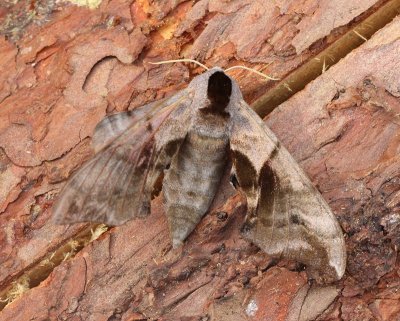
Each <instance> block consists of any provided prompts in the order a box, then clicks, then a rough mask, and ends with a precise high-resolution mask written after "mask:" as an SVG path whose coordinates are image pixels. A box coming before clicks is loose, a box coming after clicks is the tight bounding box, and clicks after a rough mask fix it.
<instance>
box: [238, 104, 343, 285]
mask: <svg viewBox="0 0 400 321" xmlns="http://www.w3.org/2000/svg"><path fill="white" fill-rule="evenodd" d="M232 121H233V123H232V131H231V140H230V148H231V151H232V155H233V164H234V170H235V172H236V176H237V180H238V182H239V185H240V188H241V189H242V191H243V192H244V193H245V194H246V196H247V201H248V216H247V219H246V224H245V226H244V228H243V233H244V235H245V236H246V237H247V238H248V239H250V240H251V241H252V242H253V243H255V244H256V245H258V246H259V247H260V248H261V249H262V250H264V251H265V252H266V253H267V254H269V255H271V256H274V257H284V258H289V259H294V260H296V261H299V262H301V263H303V264H305V265H307V266H308V269H309V273H310V275H311V276H312V277H313V278H314V279H316V280H318V281H320V282H331V281H334V280H338V279H340V278H341V277H342V276H343V274H344V271H345V266H346V250H345V243H344V238H343V234H342V230H341V228H340V226H339V224H338V222H337V220H336V218H335V216H334V215H333V213H332V212H331V210H330V208H329V206H328V204H327V203H326V202H325V201H324V199H323V198H322V196H321V194H320V193H319V192H318V191H317V190H316V189H315V187H314V186H313V185H312V183H311V182H310V180H309V179H308V178H307V176H306V175H305V173H304V172H303V170H302V169H301V168H300V167H299V165H298V164H297V163H296V161H295V160H294V159H293V157H292V156H291V155H290V154H289V152H288V151H287V150H286V149H285V148H284V147H283V146H281V145H280V143H279V141H278V139H277V138H276V136H275V135H274V134H273V133H272V131H271V130H270V129H269V128H268V127H267V126H266V125H265V124H264V122H263V121H262V120H261V119H260V118H259V117H258V115H257V114H256V113H255V112H254V111H253V110H252V109H251V108H250V107H249V106H248V105H247V104H246V103H245V102H242V103H241V104H240V105H239V106H238V108H237V110H236V111H235V112H234V113H233V115H232Z"/></svg>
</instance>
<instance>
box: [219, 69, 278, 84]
mask: <svg viewBox="0 0 400 321" xmlns="http://www.w3.org/2000/svg"><path fill="white" fill-rule="evenodd" d="M233 69H244V70H247V71H250V72H253V73H255V74H257V75H259V76H261V77H264V78H266V79H268V80H275V81H276V80H280V78H273V77H271V76H268V75H266V74H264V73H262V72H261V71H258V70H255V69H253V68H249V67H246V66H232V67H229V68H228V69H225V72H228V71H230V70H233Z"/></svg>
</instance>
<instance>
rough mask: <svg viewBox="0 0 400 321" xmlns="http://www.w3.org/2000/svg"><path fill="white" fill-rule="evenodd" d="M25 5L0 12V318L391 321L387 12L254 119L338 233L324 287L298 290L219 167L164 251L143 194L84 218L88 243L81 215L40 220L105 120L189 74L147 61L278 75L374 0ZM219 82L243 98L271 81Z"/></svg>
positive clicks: (397, 218) (398, 23)
mask: <svg viewBox="0 0 400 321" xmlns="http://www.w3.org/2000/svg"><path fill="white" fill-rule="evenodd" d="M32 3H33V6H34V10H35V11H34V12H35V14H34V17H33V18H32V15H29V14H28V13H29V12H31V11H32V10H33V9H31V8H30V6H31V5H32V4H28V3H27V4H26V6H25V7H24V6H23V4H19V5H18V6H16V7H12V6H6V5H4V6H3V7H1V9H0V24H1V25H2V27H1V28H0V31H1V32H2V33H3V34H4V36H3V37H2V38H0V70H1V73H0V213H1V214H0V227H1V228H0V299H2V300H3V301H5V302H4V303H3V307H4V306H5V308H4V309H3V310H2V311H1V312H0V320H58V319H62V320H96V321H97V320H124V321H128V320H157V319H158V320H218V321H221V320H222V321H223V320H316V319H317V320H352V321H354V320H398V319H400V304H399V302H400V264H399V259H398V248H399V246H400V157H399V151H400V139H399V137H400V136H399V133H400V119H399V115H400V99H399V97H400V60H399V58H398V57H399V53H400V41H399V34H400V20H399V19H398V18H397V19H395V20H394V21H393V22H392V23H390V24H388V25H387V26H385V27H384V28H383V29H382V30H380V31H379V32H378V33H376V34H375V35H374V36H373V37H372V38H371V39H369V40H368V41H366V42H365V44H363V45H362V46H361V47H359V48H358V49H356V50H354V51H353V52H352V53H350V54H349V55H348V56H346V58H344V59H343V60H341V61H340V62H339V63H337V64H336V65H335V66H334V67H332V68H330V69H328V70H325V69H327V68H328V67H329V66H327V65H326V64H325V62H322V61H321V68H324V73H323V74H322V75H321V76H320V77H318V78H317V79H316V80H314V81H312V82H310V83H309V84H308V85H307V86H306V87H305V88H304V89H303V90H301V91H300V92H298V93H297V94H296V95H294V96H293V97H291V98H290V99H288V100H286V101H285V102H284V103H282V104H281V105H280V106H278V107H277V108H276V109H275V110H274V111H273V112H272V113H271V114H270V115H268V117H267V118H266V119H265V121H266V123H267V125H268V126H269V127H270V128H271V129H272V130H273V131H274V132H275V133H276V135H277V136H278V138H279V139H280V140H281V142H282V144H283V145H284V146H285V147H286V148H287V149H288V150H289V151H290V152H291V153H292V155H293V156H294V157H295V159H296V160H297V161H298V162H299V164H300V165H301V167H302V168H303V169H304V170H305V171H306V173H307V174H308V175H309V177H310V178H311V180H312V182H313V183H314V185H315V186H317V188H318V189H319V191H320V192H321V193H322V195H323V197H324V198H325V200H326V201H327V202H328V203H329V205H330V207H331V208H332V210H333V211H334V213H335V215H336V216H337V218H338V220H339V222H340V224H341V226H342V228H343V230H344V233H345V236H346V247H347V255H348V264H347V271H346V274H345V277H344V278H343V279H342V280H341V281H339V282H337V283H336V284H333V285H330V286H324V287H322V286H316V285H314V284H311V285H310V284H309V283H308V282H307V276H306V274H305V273H304V272H302V271H299V270H298V268H297V266H296V264H294V263H293V262H288V261H276V260H273V259H271V258H269V257H268V256H267V255H266V254H264V253H263V252H261V251H260V250H259V249H258V248H257V247H256V246H254V245H252V244H250V243H249V242H248V241H246V240H245V239H243V238H242V236H241V234H240V228H241V226H242V223H243V219H244V216H245V214H246V205H245V201H244V200H243V199H242V198H241V196H239V195H237V194H235V193H234V192H233V191H232V190H231V189H230V185H229V182H228V173H227V175H226V177H225V178H224V181H223V183H222V186H221V188H220V191H219V194H218V196H217V198H216V200H215V201H214V203H213V205H212V208H211V209H210V211H209V213H208V214H207V215H206V216H205V217H204V218H203V220H202V221H201V223H200V224H199V225H198V226H197V228H196V229H195V231H194V232H193V233H192V234H191V235H190V236H189V238H188V239H187V240H186V242H185V244H184V245H183V247H182V248H180V249H177V250H172V249H171V243H170V238H169V235H168V228H167V223H166V219H165V215H164V212H163V206H162V200H161V198H160V197H158V198H156V199H155V200H154V201H153V203H152V213H151V215H150V216H149V217H148V218H146V219H143V220H132V221H130V222H128V223H127V224H124V225H123V226H119V227H115V228H112V229H108V230H107V231H105V229H101V227H100V228H99V227H94V228H97V230H96V231H95V232H94V233H95V234H96V233H97V232H98V231H100V232H99V234H101V233H102V232H104V231H105V232H104V233H103V234H101V236H100V237H99V238H98V239H96V240H94V241H91V239H94V238H96V237H97V235H96V237H94V236H93V235H91V232H90V228H91V226H89V225H88V224H77V225H71V226H55V225H53V224H52V223H51V220H50V218H51V206H52V204H53V202H54V201H55V199H56V197H57V193H58V192H59V190H60V188H61V187H62V186H63V184H64V183H65V181H66V180H67V179H68V177H69V176H70V175H71V174H72V173H73V172H74V171H75V170H76V169H78V168H79V167H80V166H81V165H82V164H83V163H84V162H85V161H86V160H87V159H89V158H90V156H91V155H92V154H93V152H92V151H91V148H90V142H91V136H92V134H93V130H94V127H95V125H96V124H97V123H98V122H99V121H100V120H101V119H102V118H103V117H104V116H105V115H106V114H110V113H113V112H118V111H123V110H127V109H133V108H135V107H138V106H141V105H143V104H145V103H147V102H150V101H153V100H156V99H160V98H163V97H166V96H169V95H171V94H173V93H174V92H176V91H177V90H179V89H181V88H183V87H184V86H185V85H186V84H187V82H188V81H189V80H190V78H191V77H192V76H193V75H195V74H198V73H200V72H201V70H200V69H199V68H198V67H190V66H188V65H182V64H173V65H168V66H166V65H162V66H154V65H150V64H148V63H147V62H149V61H160V60H167V59H176V58H178V57H187V58H192V59H197V60H199V61H200V62H202V63H205V64H207V65H208V66H215V65H218V66H221V67H224V68H226V67H228V66H232V65H237V64H246V65H248V66H250V67H252V68H255V69H258V70H260V69H262V70H263V72H264V73H266V74H269V75H272V76H274V77H276V78H280V79H284V78H285V77H286V76H288V75H289V74H291V73H294V72H296V69H298V68H299V67H301V66H303V65H304V64H305V63H306V62H307V61H309V60H312V59H313V58H314V57H315V56H316V55H317V54H318V53H320V52H321V51H322V50H324V49H325V48H327V47H328V46H329V45H330V44H331V43H333V42H334V41H336V40H337V39H339V38H340V37H341V36H342V35H343V34H344V33H345V32H346V31H348V30H349V28H350V27H351V26H352V24H354V23H355V21H357V20H361V19H363V18H364V17H365V16H368V15H369V14H371V13H372V12H374V11H376V10H378V9H379V7H380V6H382V5H383V4H384V3H385V1H380V2H378V1H373V0H369V1H365V0H363V1H362V0H357V1H351V2H349V1H344V0H343V1H342V0H340V1H337V3H336V4H335V6H331V5H329V4H330V3H331V1H317V0H315V1H313V0H312V1H305V2H298V1H286V2H284V3H282V4H278V3H274V2H270V1H268V2H266V1H246V0H238V1H228V2H226V1H206V0H200V1H197V2H192V1H160V2H151V1H146V0H143V1H136V2H133V1H131V0H114V1H113V0H110V1H103V2H102V3H101V4H100V6H99V7H98V8H95V9H91V10H90V9H88V8H85V7H77V6H74V5H71V4H62V5H60V4H58V5H55V4H53V3H52V2H51V1H48V2H45V1H42V2H40V1H38V2H32ZM7 19H8V20H7ZM10 19H11V20H10ZM10 21H11V22H10ZM232 75H233V77H235V78H236V79H237V81H238V82H239V83H240V85H241V86H242V90H243V93H244V96H245V99H246V101H248V102H249V103H251V102H253V101H255V100H256V99H257V98H259V97H260V96H261V95H262V94H263V93H265V92H273V90H274V88H275V85H276V82H272V81H270V82H266V81H265V80H263V79H262V78H259V77H258V76H256V75H253V74H249V73H247V72H244V71H240V72H232ZM89 241H91V242H89ZM20 294H21V295H20ZM7 300H8V301H7ZM12 300H13V302H12V303H9V304H8V305H6V304H7V303H8V302H10V301H12Z"/></svg>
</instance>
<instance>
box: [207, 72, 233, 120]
mask: <svg viewBox="0 0 400 321" xmlns="http://www.w3.org/2000/svg"><path fill="white" fill-rule="evenodd" d="M231 93H232V81H231V79H230V78H229V77H228V76H227V75H225V73H224V72H222V71H217V72H215V73H213V74H212V75H211V76H210V78H209V79H208V87H207V96H208V99H209V100H210V103H211V105H210V106H209V107H210V109H211V111H213V112H217V113H225V108H226V106H228V104H229V100H230V97H231Z"/></svg>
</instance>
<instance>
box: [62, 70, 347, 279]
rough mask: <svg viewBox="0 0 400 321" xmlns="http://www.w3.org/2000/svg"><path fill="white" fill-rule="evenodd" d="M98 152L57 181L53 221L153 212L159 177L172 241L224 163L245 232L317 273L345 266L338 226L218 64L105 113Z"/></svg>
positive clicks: (117, 220)
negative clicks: (153, 98)
mask: <svg viewBox="0 0 400 321" xmlns="http://www.w3.org/2000/svg"><path fill="white" fill-rule="evenodd" d="M93 145H94V150H95V152H96V153H95V156H94V157H93V158H92V159H91V160H89V161H88V162H87V163H85V164H84V165H83V166H82V168H80V169H79V170H78V171H77V172H76V173H75V174H74V175H73V176H72V177H71V179H70V180H69V182H68V183H67V184H66V185H65V187H64V188H63V190H62V192H61V194H60V196H59V199H58V201H57V203H56V205H55V207H54V219H55V221H56V222H57V223H76V222H82V221H93V222H103V223H105V224H108V225H120V224H123V223H125V222H126V221H128V220H130V219H133V218H138V217H144V216H146V215H148V214H149V213H150V202H151V198H152V195H153V194H154V189H155V186H156V185H157V182H160V180H162V191H163V195H164V207H165V212H166V215H167V220H168V225H169V230H170V234H171V238H172V244H173V247H177V246H179V245H180V244H181V243H182V242H183V241H184V240H185V239H186V237H187V236H188V235H189V234H190V233H191V232H192V231H193V229H194V228H195V227H196V225H197V224H198V222H199V221H200V220H201V218H202V217H203V216H204V215H205V213H206V212H207V211H208V209H209V207H210V204H211V202H212V201H213V198H214V195H215V193H216V191H217V189H218V187H219V185H220V180H221V177H222V175H223V173H224V171H225V169H226V166H229V164H232V172H233V174H234V176H235V178H236V181H237V184H236V188H237V189H239V190H240V191H241V192H242V193H243V194H244V195H245V196H246V198H247V215H246V219H245V226H244V228H243V229H242V233H243V234H244V236H245V237H246V238H247V239H249V240H250V241H252V242H253V243H255V244H256V245H257V246H259V247H260V248H261V249H262V250H263V251H265V252H266V253H268V254H269V255H271V256H274V257H284V258H289V259H294V260H297V261H299V262H301V263H303V264H305V265H306V266H307V267H308V271H309V274H310V275H311V277H313V278H315V279H318V280H321V281H322V282H331V281H334V280H338V279H340V278H341V277H342V276H343V274H344V270H345V266H346V251H345V244H344V238H343V234H342V231H341V228H340V226H339V224H338V222H337V220H336V218H335V216H334V215H333V213H332V211H331V210H330V208H329V206H328V205H327V203H326V202H325V201H324V199H323V198H322V196H321V195H320V193H319V192H318V191H317V190H316V188H315V187H314V186H313V185H312V183H311V182H310V180H309V179H308V178H307V176H306V174H305V173H304V172H303V170H302V169H301V168H300V167H299V165H298V164H297V163H296V161H295V160H294V159H293V157H292V156H291V155H290V154H289V152H288V151H287V150H286V149H285V148H284V147H283V146H282V145H281V144H280V142H279V141H278V139H277V138H276V136H275V135H274V134H273V133H272V131H271V130H270V129H269V128H268V127H267V126H266V125H265V124H264V122H263V121H262V119H261V118H260V117H259V116H258V115H257V114H256V113H255V112H254V111H253V110H252V109H251V108H250V107H249V105H248V104H247V103H246V102H245V101H244V100H243V97H242V93H241V91H240V89H239V86H238V85H237V83H236V82H235V81H234V80H233V79H232V78H231V77H229V76H228V75H227V74H226V73H225V72H224V71H223V70H222V69H221V68H218V67H216V68H212V69H210V70H208V71H207V72H205V73H203V74H201V75H199V76H197V77H195V78H194V79H193V80H192V81H191V83H190V84H189V85H188V87H187V88H186V89H183V90H181V91H179V92H178V93H176V94H175V95H174V96H172V97H170V98H166V99H164V100H161V101H157V102H153V103H150V104H147V105H144V106H142V107H140V108H137V109H134V110H133V111H127V112H122V113H118V114H114V115H111V116H108V117H106V118H105V119H103V120H102V121H101V122H100V123H99V124H98V125H97V127H96V129H95V133H94V136H93Z"/></svg>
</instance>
